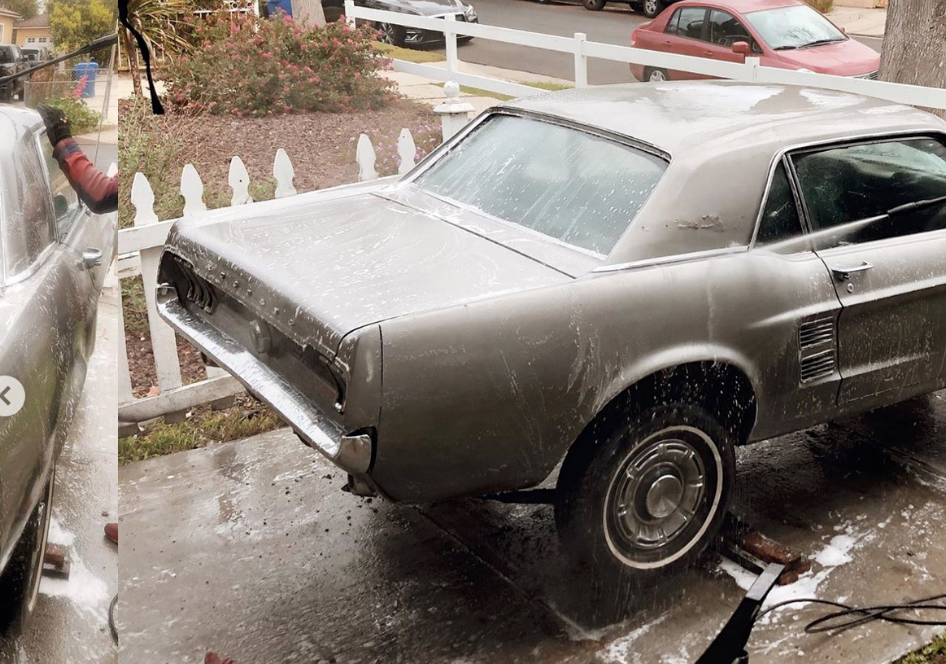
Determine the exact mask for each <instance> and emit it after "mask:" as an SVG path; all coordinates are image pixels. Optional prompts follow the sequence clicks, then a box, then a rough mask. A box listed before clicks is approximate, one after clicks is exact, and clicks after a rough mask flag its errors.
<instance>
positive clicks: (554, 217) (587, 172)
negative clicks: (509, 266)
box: [415, 115, 667, 255]
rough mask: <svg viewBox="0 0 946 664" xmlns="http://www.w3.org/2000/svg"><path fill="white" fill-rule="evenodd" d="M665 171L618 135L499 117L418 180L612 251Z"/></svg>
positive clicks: (497, 213)
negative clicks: (613, 138) (613, 137)
mask: <svg viewBox="0 0 946 664" xmlns="http://www.w3.org/2000/svg"><path fill="white" fill-rule="evenodd" d="M666 169H667V162H666V161H665V160H663V159H661V158H660V157H658V156H655V155H653V154H650V153H648V152H646V151H644V150H642V149H640V148H636V147H633V146H630V145H627V144H624V143H621V142H618V141H615V140H611V139H608V138H604V137H601V136H596V135H594V134H591V133H588V132H585V131H581V130H579V129H573V128H570V127H565V126H562V125H558V124H553V123H551V122H544V121H540V120H534V119H530V118H522V117H514V116H508V115H494V116H492V117H491V118H489V119H487V120H486V121H485V122H483V123H482V124H481V125H480V126H479V127H477V128H476V129H475V130H474V131H473V132H472V133H471V134H470V135H468V136H467V137H466V138H465V139H463V140H462V141H461V142H460V143H459V144H458V145H456V146H455V147H454V148H453V149H452V150H450V152H448V153H447V154H446V155H444V156H443V157H442V158H441V159H439V160H438V161H437V162H436V163H435V164H434V165H433V166H431V167H430V168H429V169H427V170H426V171H424V172H423V173H422V174H421V175H420V176H419V177H418V178H417V179H416V180H415V184H417V185H418V186H420V187H421V188H422V189H424V190H426V191H429V192H431V193H433V194H437V195H439V196H443V197H445V198H449V199H451V200H454V201H457V202H459V203H462V204H464V205H467V206H470V207H473V208H475V209H477V210H480V211H482V212H485V213H486V214H489V215H491V216H493V217H497V218H499V219H502V220H504V221H508V222H511V223H514V224H518V225H520V226H524V227H526V228H529V229H531V230H533V231H536V232H538V233H542V234H543V235H547V236H549V237H552V238H555V239H556V240H560V241H561V242H564V243H566V244H569V245H572V246H575V247H579V248H581V249H585V250H588V251H592V252H595V253H598V254H602V255H607V254H609V253H610V252H611V249H613V248H614V245H615V244H616V243H617V241H618V239H619V238H620V237H621V235H622V234H623V233H624V231H625V230H627V228H628V226H630V224H631V222H633V221H634V218H635V217H636V216H637V213H638V212H639V211H640V209H641V208H642V207H643V205H644V203H646V202H647V199H648V198H649V197H650V194H651V192H653V190H654V187H656V186H657V182H658V181H659V180H660V178H661V176H662V175H663V174H664V172H665V171H666Z"/></svg>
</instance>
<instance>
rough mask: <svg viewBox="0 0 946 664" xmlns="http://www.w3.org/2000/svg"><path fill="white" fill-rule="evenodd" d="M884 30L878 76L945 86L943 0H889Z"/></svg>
mask: <svg viewBox="0 0 946 664" xmlns="http://www.w3.org/2000/svg"><path fill="white" fill-rule="evenodd" d="M885 33H886V34H885V36H884V46H883V54H882V58H881V63H880V79H881V80H883V81H892V82H894V83H909V84H912V85H925V86H927V87H930V88H946V0H890V4H889V6H888V7H887V28H886V30H885ZM934 112H935V113H938V114H939V115H941V116H943V117H946V111H934Z"/></svg>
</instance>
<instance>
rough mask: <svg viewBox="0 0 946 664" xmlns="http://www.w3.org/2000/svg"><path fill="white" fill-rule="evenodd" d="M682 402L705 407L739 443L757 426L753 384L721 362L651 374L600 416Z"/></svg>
mask: <svg viewBox="0 0 946 664" xmlns="http://www.w3.org/2000/svg"><path fill="white" fill-rule="evenodd" d="M680 402H684V403H689V404H695V405H700V406H702V407H704V408H706V409H707V410H708V411H709V412H710V413H711V414H712V415H713V416H714V417H715V418H716V419H717V420H718V421H719V422H720V424H722V425H723V426H725V427H726V428H727V429H729V430H730V431H731V432H732V433H733V435H734V437H735V439H736V441H737V442H738V443H744V442H746V441H747V440H748V438H749V434H750V432H751V431H752V427H753V426H754V425H755V419H756V398H755V391H754V390H753V389H752V383H751V382H750V381H749V379H748V377H747V376H746V375H745V374H744V373H743V372H742V371H741V370H740V369H738V368H737V367H735V366H733V365H731V364H727V363H722V362H692V363H688V364H681V365H677V366H674V367H669V368H667V369H662V370H660V371H657V372H655V373H652V374H651V375H649V376H647V377H646V378H644V379H642V380H640V381H638V382H636V383H635V384H634V385H631V386H630V387H628V388H627V389H626V390H624V392H622V393H621V394H619V395H618V396H617V397H615V398H614V399H613V400H612V401H611V402H610V403H609V404H608V405H607V406H606V407H605V408H604V409H603V410H602V412H601V414H599V416H598V417H599V418H600V417H601V416H602V415H605V414H617V413H625V414H626V413H629V412H634V411H637V410H640V409H642V408H649V407H652V406H659V405H662V404H672V403H680ZM596 419H597V418H596Z"/></svg>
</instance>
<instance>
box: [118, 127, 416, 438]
mask: <svg viewBox="0 0 946 664" xmlns="http://www.w3.org/2000/svg"><path fill="white" fill-rule="evenodd" d="M397 153H398V172H399V173H402V174H403V173H406V172H407V171H409V170H410V169H411V168H413V166H414V157H415V155H416V153H417V148H416V146H415V143H414V138H413V136H412V135H411V132H410V131H409V130H407V129H402V130H401V133H400V136H399V137H398V143H397ZM355 160H356V161H357V163H358V179H359V181H362V182H366V181H371V180H375V179H377V178H378V172H377V170H376V169H375V163H376V160H377V157H376V154H375V150H374V146H372V144H371V140H370V139H369V138H368V136H367V135H366V134H362V135H361V136H359V138H358V144H357V147H356V151H355ZM294 177H295V169H294V168H293V165H292V161H290V159H289V155H288V154H287V153H286V151H285V150H283V149H281V148H280V149H279V150H277V152H276V158H275V160H274V162H273V178H274V179H275V180H276V193H275V196H276V198H286V197H288V196H294V195H296V188H295V186H294V185H293V179H294ZM229 185H230V189H231V190H232V192H233V194H232V197H231V199H230V204H231V206H236V205H252V204H253V199H252V197H251V196H250V192H249V186H250V176H249V173H248V172H247V170H246V166H245V164H244V163H243V160H242V159H241V158H240V157H233V159H232V160H231V161H230V173H229ZM181 195H182V196H183V197H184V214H183V215H182V217H181V218H182V219H200V218H201V217H203V216H206V214H207V205H206V204H205V203H204V184H203V182H202V181H201V178H200V175H199V174H198V173H197V169H195V168H194V167H193V166H192V165H191V164H188V165H186V166H185V167H184V169H183V172H182V173H181ZM131 202H132V205H134V207H135V225H134V227H133V228H128V229H123V230H120V231H119V232H118V268H117V272H118V277H119V279H129V278H132V277H135V276H138V275H141V277H142V281H143V283H144V293H145V299H146V301H147V313H148V328H149V330H150V335H151V348H152V351H153V353H154V364H155V371H156V375H157V387H158V389H159V390H160V392H159V393H158V394H156V395H152V396H146V397H143V398H135V396H134V394H133V392H132V383H131V373H130V371H129V367H128V354H127V349H126V346H125V335H124V328H123V330H122V334H121V335H119V339H120V340H119V344H120V349H121V351H120V352H121V356H122V357H123V358H124V359H125V361H124V362H123V363H121V366H122V368H121V372H120V373H121V375H120V378H119V399H118V400H119V407H118V420H119V422H120V423H136V422H143V421H145V420H149V419H153V418H156V417H161V416H164V415H171V414H179V413H182V412H184V411H186V410H188V409H190V408H193V407H195V406H198V405H200V404H204V403H209V402H213V401H217V400H220V399H225V398H227V397H230V396H233V395H235V394H238V393H240V392H241V391H242V390H243V387H242V386H241V385H240V383H239V382H238V381H237V380H236V379H234V378H233V377H231V376H230V375H228V374H227V373H226V372H224V371H222V370H221V369H218V368H215V367H207V378H206V379H205V380H201V381H199V382H196V383H192V384H189V385H184V381H183V378H182V376H181V366H180V363H179V361H178V355H177V342H176V338H175V333H174V331H173V330H172V329H171V328H170V327H169V326H168V324H167V323H165V322H164V321H163V320H161V318H160V316H158V313H157V309H156V307H155V287H156V285H157V271H158V263H159V261H160V260H161V253H162V252H163V250H164V243H165V240H166V239H167V235H168V232H169V231H170V229H171V226H173V225H174V223H175V222H176V221H178V220H177V219H170V220H166V221H162V220H160V219H158V216H157V214H155V212H154V192H153V191H152V189H151V184H150V183H149V182H148V179H147V178H146V177H145V176H144V175H142V174H141V173H136V174H135V178H134V181H133V183H132V188H131ZM121 319H122V322H123V325H124V316H122V317H121Z"/></svg>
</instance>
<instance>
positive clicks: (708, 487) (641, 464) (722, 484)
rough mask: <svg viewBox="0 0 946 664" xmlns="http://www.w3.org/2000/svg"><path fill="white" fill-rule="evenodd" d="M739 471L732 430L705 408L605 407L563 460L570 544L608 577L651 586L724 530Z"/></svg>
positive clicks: (561, 526)
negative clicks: (605, 411) (631, 410)
mask: <svg viewBox="0 0 946 664" xmlns="http://www.w3.org/2000/svg"><path fill="white" fill-rule="evenodd" d="M734 475H735V455H734V451H733V436H732V434H730V433H729V432H728V431H727V430H726V429H725V428H724V427H723V426H722V425H721V424H720V423H719V422H717V421H716V419H715V418H714V417H713V416H712V415H710V413H709V412H708V411H706V410H705V409H703V408H702V407H699V406H695V405H689V404H672V405H660V406H653V407H650V408H645V409H642V410H640V411H639V412H637V413H633V414H629V413H620V414H619V413H613V414H610V415H607V416H602V417H601V418H599V420H598V421H596V422H595V423H593V424H592V425H591V426H590V427H589V428H588V431H586V432H585V433H584V434H582V439H580V440H579V441H578V442H577V443H576V445H575V447H574V448H573V449H572V451H571V452H569V454H568V457H567V458H566V459H565V462H564V463H563V465H562V470H561V473H560V475H559V481H558V496H559V497H558V501H557V503H556V505H555V522H556V526H557V528H558V533H559V538H560V540H561V542H562V546H563V548H564V549H565V550H566V552H567V553H568V554H569V556H570V557H572V558H573V560H574V561H575V562H576V563H578V564H579V565H580V566H583V567H587V568H589V570H590V571H591V572H592V575H593V577H594V578H595V579H596V580H597V581H599V582H604V584H605V585H607V584H614V585H615V587H616V588H618V587H627V586H628V584H631V585H638V586H640V585H643V584H644V583H645V582H646V581H648V580H650V579H653V578H655V577H657V576H659V575H660V574H661V573H663V572H665V571H668V570H672V569H677V568H679V567H683V566H686V565H687V564H690V563H692V562H693V561H694V560H695V559H697V558H698V557H699V556H700V554H701V553H702V552H703V551H704V550H705V549H706V548H707V546H709V544H710V543H711V542H712V541H713V540H714V539H715V538H716V536H717V535H718V533H719V529H720V527H721V525H722V521H723V517H724V516H725V513H726V509H727V507H728V505H729V500H730V497H731V495H732V487H733V477H734Z"/></svg>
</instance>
